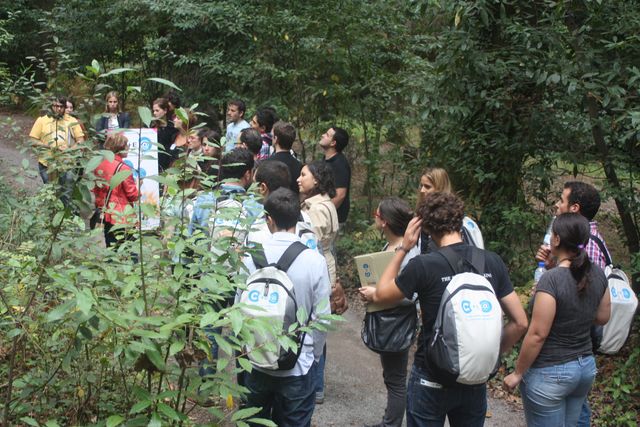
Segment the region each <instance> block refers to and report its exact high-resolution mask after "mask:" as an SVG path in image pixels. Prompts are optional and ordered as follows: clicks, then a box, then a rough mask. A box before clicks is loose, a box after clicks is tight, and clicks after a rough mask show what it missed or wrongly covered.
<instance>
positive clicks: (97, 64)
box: [91, 59, 100, 74]
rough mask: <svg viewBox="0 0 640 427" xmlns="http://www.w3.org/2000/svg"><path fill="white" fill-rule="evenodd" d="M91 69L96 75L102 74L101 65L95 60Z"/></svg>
mask: <svg viewBox="0 0 640 427" xmlns="http://www.w3.org/2000/svg"><path fill="white" fill-rule="evenodd" d="M91 68H93V69H94V71H95V73H96V74H98V73H99V72H100V63H99V62H98V61H96V60H95V59H94V60H93V61H91Z"/></svg>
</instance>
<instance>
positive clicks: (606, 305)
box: [593, 288, 611, 325]
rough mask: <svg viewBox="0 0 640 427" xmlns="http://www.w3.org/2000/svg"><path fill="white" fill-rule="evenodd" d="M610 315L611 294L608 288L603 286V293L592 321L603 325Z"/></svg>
mask: <svg viewBox="0 0 640 427" xmlns="http://www.w3.org/2000/svg"><path fill="white" fill-rule="evenodd" d="M610 317H611V295H610V294H609V288H605V290H604V295H602V299H601V300H600V304H599V305H598V311H597V312H596V319H595V320H594V321H593V323H595V324H596V325H605V324H606V323H607V322H608V321H609V318H610Z"/></svg>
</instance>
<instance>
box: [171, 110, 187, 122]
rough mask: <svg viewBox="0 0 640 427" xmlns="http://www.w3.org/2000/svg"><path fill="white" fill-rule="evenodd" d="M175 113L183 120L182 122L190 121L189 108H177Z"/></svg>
mask: <svg viewBox="0 0 640 427" xmlns="http://www.w3.org/2000/svg"><path fill="white" fill-rule="evenodd" d="M174 113H176V116H178V118H179V119H180V121H182V123H188V122H189V116H188V114H187V110H185V109H184V108H182V107H180V108H176V110H175V111H174Z"/></svg>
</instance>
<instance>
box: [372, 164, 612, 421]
mask: <svg viewBox="0 0 640 427" xmlns="http://www.w3.org/2000/svg"><path fill="white" fill-rule="evenodd" d="M443 172H444V171H442V170H439V171H437V173H436V176H440V177H442V176H446V175H445V174H446V172H445V173H443ZM433 176H434V174H433V170H428V171H427V172H426V173H425V174H424V175H423V176H422V179H421V182H420V191H421V193H422V195H424V197H419V199H420V200H421V201H420V202H419V204H418V207H417V209H416V213H415V216H414V215H412V214H411V212H410V210H409V206H408V205H407V204H406V203H404V202H402V201H398V200H397V199H395V198H388V199H384V200H383V201H382V202H381V203H380V205H379V207H378V209H377V211H376V213H375V216H376V226H377V227H378V228H379V229H381V230H382V232H383V235H384V236H385V239H386V240H387V242H388V243H387V246H386V248H385V249H386V250H393V251H395V255H394V257H393V259H392V261H391V263H390V264H389V266H388V267H387V268H386V270H385V272H384V274H383V275H382V277H381V278H380V280H379V282H378V283H377V286H376V287H366V286H365V287H362V288H360V290H359V292H360V294H361V296H362V298H363V299H364V300H366V301H368V302H372V303H378V304H380V303H383V304H393V303H401V304H402V303H406V301H407V300H412V299H417V301H418V303H419V305H420V309H421V317H422V329H421V331H420V334H421V336H420V337H419V338H418V343H417V350H416V353H415V358H414V365H413V367H412V369H411V374H410V377H409V381H408V385H406V384H407V383H406V368H407V366H406V365H407V354H406V353H407V352H406V351H405V352H402V353H384V354H381V361H382V367H383V376H384V381H385V385H386V387H387V390H388V399H387V408H386V410H385V414H384V418H383V421H382V422H381V423H380V424H379V425H380V426H400V425H401V424H402V419H403V415H404V411H405V403H406V416H407V425H409V426H427V425H428V426H431V425H443V423H444V420H445V416H447V417H448V419H449V422H450V425H452V426H481V425H483V424H484V419H485V413H486V409H487V406H486V385H485V384H484V383H482V384H474V385H468V384H456V385H455V386H454V387H451V386H448V385H444V384H441V383H439V382H438V381H439V380H438V378H441V375H439V374H440V372H438V369H439V367H438V366H435V365H434V361H433V359H431V358H429V357H426V355H427V354H428V351H427V348H426V347H428V346H429V343H430V342H432V339H435V334H437V331H434V327H435V326H434V325H435V323H436V317H437V315H438V312H439V309H441V308H440V307H441V298H442V297H443V294H444V292H445V290H446V288H447V284H448V283H449V282H450V281H451V280H452V278H453V277H454V276H455V275H456V271H455V269H454V266H453V265H451V264H450V263H449V262H448V260H447V257H446V256H443V253H444V252H445V250H446V251H448V250H453V252H455V253H456V254H457V255H458V256H459V258H460V259H462V260H463V264H464V265H465V266H466V267H465V268H466V269H468V270H467V271H473V269H474V267H473V266H474V263H472V258H473V253H474V252H477V251H478V250H481V251H482V252H483V253H484V260H485V261H484V270H483V271H479V273H483V274H484V276H485V277H486V278H487V279H488V280H489V282H490V284H491V286H492V287H493V289H494V291H495V295H496V297H497V298H498V301H499V304H500V306H501V308H502V311H503V312H504V314H506V317H507V323H506V324H505V325H504V327H503V329H502V339H501V343H500V349H499V351H500V352H501V353H504V352H506V351H508V350H509V349H510V348H512V346H513V345H514V344H515V343H516V342H518V341H519V339H520V338H521V336H522V335H523V334H524V333H525V332H526V336H525V338H524V341H523V343H522V347H521V350H520V354H519V356H518V359H517V362H516V366H515V370H514V372H512V373H510V374H509V375H507V376H506V378H505V379H504V385H505V387H506V388H508V389H510V390H512V389H514V388H515V387H517V386H520V392H521V395H522V397H523V403H524V409H525V417H526V422H527V425H528V426H576V425H578V426H588V425H590V410H589V405H588V401H587V395H588V393H589V390H590V388H591V385H592V383H593V381H594V378H595V374H596V366H595V359H594V355H593V343H592V337H591V333H590V331H591V328H592V326H593V325H594V324H595V325H603V324H605V323H606V322H607V321H608V319H609V316H610V311H611V307H610V295H609V292H608V291H607V279H606V277H605V275H604V272H603V270H602V269H603V268H604V267H605V255H604V254H603V253H602V251H603V250H605V251H607V249H606V245H602V249H601V248H600V245H598V243H597V241H596V239H600V240H601V241H602V240H603V239H602V236H601V235H600V234H599V232H598V230H597V223H596V222H595V221H593V218H594V216H595V214H596V213H597V211H598V209H599V206H600V197H599V194H598V192H597V190H596V189H595V188H594V187H593V186H591V185H589V184H586V183H584V182H578V181H570V182H567V183H566V184H565V186H564V189H563V192H562V196H561V200H560V201H559V202H558V203H557V204H556V208H557V211H556V217H555V219H554V221H553V224H552V227H551V239H550V242H549V244H548V245H547V244H543V245H542V246H541V247H540V249H539V250H538V252H537V254H536V259H537V260H538V261H541V262H544V263H545V265H546V268H547V272H546V273H545V274H544V275H543V276H542V278H541V279H540V281H539V282H538V283H537V285H536V288H535V294H534V296H533V301H532V307H533V308H532V313H531V321H530V322H529V321H528V319H527V315H526V314H525V311H524V309H523V307H522V305H521V303H520V301H519V299H518V296H517V295H516V294H515V292H514V290H513V285H512V283H511V281H510V279H509V275H508V272H507V269H506V267H505V265H504V263H503V262H502V260H501V259H500V258H499V256H497V255H496V254H494V253H492V252H489V251H484V250H482V249H478V245H477V244H475V243H474V242H470V241H469V240H467V241H466V242H465V238H464V235H465V234H466V231H465V228H466V227H465V225H464V218H465V216H464V205H463V203H462V201H461V200H460V198H459V197H458V196H456V195H455V194H454V193H452V192H451V187H450V184H449V182H448V180H443V182H444V184H442V183H440V184H439V183H436V182H434V180H433ZM425 237H426V238H429V239H430V240H431V241H432V245H431V247H429V246H430V245H426V246H425V245H424V244H421V242H424V240H425ZM416 249H419V250H416ZM469 310H471V308H469ZM461 363H462V362H461ZM405 395H406V399H405V398H404V397H405Z"/></svg>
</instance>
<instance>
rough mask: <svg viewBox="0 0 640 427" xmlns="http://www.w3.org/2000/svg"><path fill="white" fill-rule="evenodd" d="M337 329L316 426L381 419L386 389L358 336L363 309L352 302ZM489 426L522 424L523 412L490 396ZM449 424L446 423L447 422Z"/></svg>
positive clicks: (375, 361) (331, 338) (376, 363)
mask: <svg viewBox="0 0 640 427" xmlns="http://www.w3.org/2000/svg"><path fill="white" fill-rule="evenodd" d="M344 317H345V320H346V321H345V322H343V323H342V324H341V325H340V327H339V329H338V330H337V331H334V332H331V333H330V334H329V338H328V343H327V369H326V380H325V382H326V384H325V403H324V404H322V405H316V409H315V412H314V415H313V425H314V426H316V427H341V426H358V427H360V426H362V425H363V424H375V423H377V422H380V421H381V419H382V415H383V413H384V408H385V405H386V390H385V387H384V383H383V381H382V368H381V367H380V359H379V357H378V355H377V354H376V353H374V352H372V351H370V350H369V349H367V348H366V347H365V346H364V344H363V343H362V340H361V339H360V328H361V325H362V319H363V317H364V313H363V309H362V308H361V307H359V306H355V307H352V308H350V309H349V311H347V313H345V315H344ZM489 413H490V414H491V417H490V418H487V419H486V424H485V425H486V426H488V427H520V426H524V425H525V422H524V413H523V412H522V410H520V409H517V408H515V407H513V406H512V405H510V404H508V403H506V402H505V401H503V400H500V399H494V398H492V397H489ZM447 425H448V424H447Z"/></svg>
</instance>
